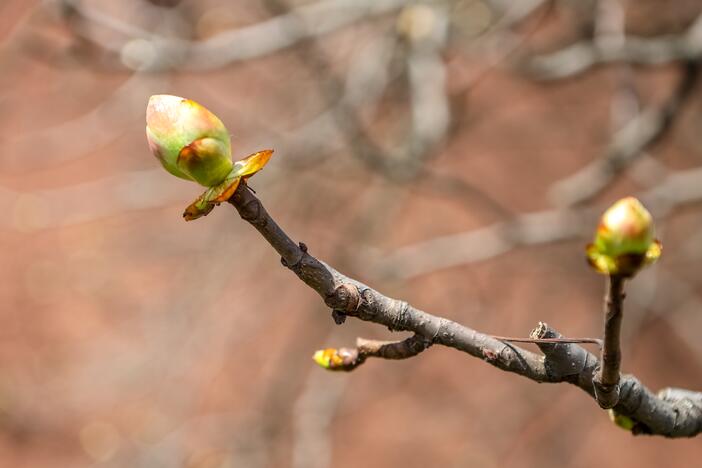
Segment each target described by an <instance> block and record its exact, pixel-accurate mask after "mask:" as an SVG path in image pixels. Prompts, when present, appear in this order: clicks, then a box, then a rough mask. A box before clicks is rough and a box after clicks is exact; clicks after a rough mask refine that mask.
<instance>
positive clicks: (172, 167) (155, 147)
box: [146, 94, 273, 221]
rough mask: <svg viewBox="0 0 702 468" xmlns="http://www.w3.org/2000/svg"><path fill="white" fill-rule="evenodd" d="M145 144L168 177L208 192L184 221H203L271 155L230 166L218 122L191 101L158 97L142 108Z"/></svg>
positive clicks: (265, 152)
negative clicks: (178, 178)
mask: <svg viewBox="0 0 702 468" xmlns="http://www.w3.org/2000/svg"><path fill="white" fill-rule="evenodd" d="M146 139H147V141H148V143H149V148H150V149H151V152H152V153H153V154H154V156H156V158H157V159H158V160H159V161H160V162H161V164H162V165H163V167H164V168H165V169H166V170H167V171H168V172H170V173H171V174H173V175H175V176H177V177H180V178H183V179H187V180H193V181H195V182H197V183H199V184H200V185H204V186H205V187H208V190H207V191H206V192H205V193H203V194H202V195H201V196H200V197H199V198H198V199H197V200H195V201H194V202H193V203H191V204H190V206H188V207H187V208H186V209H185V213H183V217H184V218H185V219H186V221H190V220H193V219H197V218H199V217H201V216H205V215H206V214H207V213H209V212H210V211H212V209H213V208H214V207H215V206H216V205H218V204H219V203H222V202H225V201H227V200H228V199H229V198H230V197H231V196H232V195H233V194H234V191H235V190H236V189H237V187H238V186H239V183H240V182H241V181H242V180H246V179H248V178H249V177H251V176H252V175H254V174H255V173H256V172H258V171H260V170H261V169H263V166H265V165H266V163H268V160H269V159H270V158H271V155H272V154H273V150H263V151H257V152H256V153H253V154H251V155H249V156H247V157H246V158H244V159H242V160H239V161H236V162H235V163H232V149H231V143H230V141H229V132H228V131H227V129H226V127H225V126H224V124H223V123H222V121H221V120H219V118H218V117H217V116H216V115H214V114H213V113H212V112H210V111H209V110H207V109H206V108H205V107H203V106H201V105H200V104H198V103H197V102H195V101H191V100H190V99H185V98H182V97H178V96H171V95H167V94H159V95H155V96H151V98H149V104H148V105H147V107H146Z"/></svg>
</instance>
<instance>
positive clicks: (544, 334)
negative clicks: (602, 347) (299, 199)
mask: <svg viewBox="0 0 702 468" xmlns="http://www.w3.org/2000/svg"><path fill="white" fill-rule="evenodd" d="M229 202H230V203H231V204H232V205H233V206H234V207H235V208H236V210H237V211H238V212H239V215H240V216H241V217H242V219H244V220H245V221H247V222H249V223H250V224H251V225H253V226H254V227H255V228H256V229H257V230H258V231H259V233H261V235H262V236H263V237H264V238H265V239H266V241H267V242H268V243H269V244H270V245H271V246H272V247H273V248H274V249H275V250H276V252H278V253H279V254H280V255H281V257H282V259H281V261H282V263H283V265H285V266H286V267H288V268H289V269H290V270H292V271H293V273H295V274H296V275H297V277H298V278H300V279H301V280H302V281H303V282H304V283H305V284H307V285H308V286H309V287H311V288H312V289H314V290H315V291H316V292H317V293H318V294H319V295H320V296H321V297H322V299H323V300H324V302H325V304H327V305H328V306H329V307H330V308H331V309H332V310H334V311H336V312H337V314H339V315H342V316H352V317H357V318H359V319H361V320H365V321H369V322H374V323H378V324H380V325H384V326H386V327H388V328H389V329H390V330H393V331H409V332H413V333H415V334H416V335H418V336H421V337H423V338H425V339H427V340H429V341H430V342H431V343H434V344H440V345H444V346H448V347H450V348H454V349H457V350H459V351H463V352H465V353H467V354H470V355H471V356H474V357H477V358H480V359H482V360H484V361H486V362H487V363H488V364H491V365H493V366H495V367H497V368H498V369H501V370H504V371H507V372H512V373H515V374H518V375H521V376H523V377H526V378H528V379H530V380H533V381H535V382H550V383H556V382H568V383H571V384H573V385H576V386H577V387H579V388H580V389H582V390H583V391H585V392H586V393H588V394H589V395H590V396H592V397H594V386H593V377H594V375H595V372H596V369H597V368H598V366H599V360H598V359H597V358H596V357H595V356H594V355H592V354H591V353H589V352H587V351H586V350H585V349H584V348H582V347H580V346H577V345H576V344H573V343H538V346H539V348H540V349H541V350H542V352H543V353H544V355H543V356H542V355H539V354H537V353H533V352H530V351H527V350H525V349H522V348H520V347H518V346H514V345H511V344H508V343H505V342H502V341H499V340H497V339H495V338H494V337H491V336H489V335H486V334H483V333H480V332H478V331H476V330H473V329H471V328H469V327H466V326H464V325H461V324H458V323H456V322H453V321H451V320H448V319H445V318H442V317H438V316H435V315H431V314H428V313H426V312H424V311H422V310H419V309H416V308H414V307H412V306H411V305H409V304H408V303H407V302H404V301H400V300H397V299H392V298H389V297H387V296H384V295H383V294H381V293H379V292H378V291H375V290H374V289H372V288H370V287H368V286H366V285H365V284H363V283H360V282H359V281H356V280H354V279H352V278H349V277H347V276H345V275H343V274H342V273H340V272H338V271H336V270H335V269H334V268H332V267H331V266H329V265H327V264H325V263H324V262H322V261H320V260H318V259H316V258H315V257H313V256H312V255H310V254H309V253H308V252H307V247H306V246H305V245H304V244H302V243H300V244H295V242H293V240H292V239H291V238H290V237H289V236H288V235H287V234H286V233H285V232H284V231H283V230H282V229H281V228H280V226H278V224H277V223H276V222H275V221H274V220H273V218H271V217H270V215H269V214H268V212H267V211H266V209H265V208H264V207H263V205H262V204H261V202H260V200H259V199H258V198H257V197H256V196H255V195H254V194H253V193H251V191H250V190H248V189H247V187H246V185H245V184H241V185H240V186H239V188H238V189H237V191H236V192H235V193H234V195H233V196H232V198H231V199H230V200H229ZM532 337H533V338H536V339H542V338H563V337H562V336H561V335H560V334H558V332H556V331H555V330H552V329H551V328H549V327H548V326H547V325H545V324H539V326H538V327H537V328H536V329H535V330H534V331H533V332H532ZM619 387H620V398H619V402H618V403H617V405H616V406H615V407H614V410H615V411H616V412H617V413H618V414H621V415H624V416H627V417H629V418H631V419H632V420H633V421H634V422H635V430H634V431H633V432H634V433H646V434H656V435H662V436H665V437H692V436H695V435H697V434H699V433H700V432H702V394H699V393H696V392H691V391H679V390H675V391H673V390H670V389H666V390H663V391H662V392H661V396H660V397H659V396H656V395H655V394H653V393H652V392H651V391H650V390H648V389H647V388H646V387H644V386H643V385H642V384H641V382H639V381H638V379H636V378H635V377H633V376H629V375H624V376H621V378H620V385H619Z"/></svg>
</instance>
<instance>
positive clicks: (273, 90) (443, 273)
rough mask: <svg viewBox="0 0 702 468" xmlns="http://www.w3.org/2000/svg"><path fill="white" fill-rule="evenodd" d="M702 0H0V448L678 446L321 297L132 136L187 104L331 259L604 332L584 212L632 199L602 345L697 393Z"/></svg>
mask: <svg viewBox="0 0 702 468" xmlns="http://www.w3.org/2000/svg"><path fill="white" fill-rule="evenodd" d="M700 13H702V5H700V3H699V2H698V1H694V0H688V1H682V0H680V1H678V0H665V1H664V0H639V1H633V0H589V1H575V0H570V1H568V0H560V1H559V0H521V1H507V0H462V1H460V0H456V1H435V2H430V1H426V2H413V1H409V0H310V1H304V0H260V1H257V0H247V1H232V0H229V1H226V0H202V1H195V0H184V1H177V0H173V1H165V0H162V1H156V0H153V1H146V0H119V1H109V2H108V1H98V0H94V1H87V0H84V1H78V0H51V1H35V0H2V1H1V2H0V38H1V40H2V45H1V48H0V110H1V112H0V146H1V147H2V151H1V152H0V195H1V196H0V211H1V212H2V216H1V217H0V242H1V244H0V245H2V259H1V261H0V275H1V276H0V301H1V302H0V303H1V304H2V307H1V308H0V465H2V466H3V467H5V466H7V467H32V468H54V467H68V466H70V467H114V468H122V467H133V468H142V467H143V468H159V467H187V468H232V467H236V468H239V467H244V468H249V467H253V468H257V467H262V468H263V467H295V468H327V467H358V466H364V467H366V468H376V467H396V466H397V467H399V466H402V467H427V466H440V467H456V468H458V467H486V468H491V467H522V466H534V467H541V468H548V467H558V468H566V467H573V468H574V467H591V466H600V467H615V466H616V467H621V466H637V467H640V468H645V467H659V466H696V464H697V463H698V461H699V460H700V459H702V444H700V441H699V440H695V439H693V440H675V441H670V440H665V439H662V438H651V437H638V438H634V437H632V436H630V435H629V434H627V433H626V432H625V431H622V430H620V429H619V428H617V427H615V426H614V425H613V424H612V423H611V422H610V421H609V419H608V417H607V415H606V413H605V412H603V411H601V410H599V409H598V408H597V406H596V404H595V403H594V402H593V401H592V400H591V399H590V398H589V397H587V396H586V395H585V394H583V393H582V392H581V391H580V390H578V389H576V388H573V387H571V386H568V385H565V384H563V385H537V384H535V383H533V382H530V381H528V380H525V379H522V378H520V377H518V376H515V375H511V374H506V373H503V372H500V371H498V370H496V369H494V368H492V367H490V366H488V365H485V363H482V362H480V361H478V360H475V359H473V358H470V357H469V356H467V355H464V354H461V353H458V352H456V351H453V350H449V349H442V348H440V347H434V348H431V349H430V350H428V351H427V352H425V353H423V354H422V355H420V356H418V357H416V358H414V359H410V360H407V361H402V362H392V361H379V360H371V361H369V362H367V363H366V364H365V365H364V366H362V367H360V368H358V369H357V370H356V371H354V372H352V373H350V374H333V373H328V372H325V371H323V370H322V369H320V368H317V367H316V366H315V364H314V363H313V361H312V360H311V355H312V353H313V352H314V351H315V350H316V349H318V348H322V347H326V346H348V345H352V344H353V343H354V340H355V337H357V336H362V337H365V338H378V339H390V338H394V337H397V336H399V335H393V334H391V333H390V332H389V331H387V330H385V329H382V328H381V327H378V326H376V325H373V324H369V323H362V322H359V321H356V320H353V319H350V320H348V321H347V323H346V324H344V325H343V326H335V325H334V324H333V321H332V320H331V318H330V314H329V311H328V310H327V309H326V308H325V307H324V305H323V303H322V302H321V301H320V300H319V298H318V297H317V296H316V295H315V293H314V292H312V291H311V290H309V289H308V288H307V287H306V286H305V285H303V284H302V283H301V282H300V281H298V280H297V279H296V278H295V277H294V275H292V274H291V273H290V272H289V271H287V270H286V269H285V268H282V267H281V266H280V264H279V259H278V257H277V256H276V254H275V253H274V251H273V250H272V249H271V248H270V247H269V246H268V245H267V244H266V243H265V242H264V241H263V239H262V238H260V236H259V235H258V233H257V232H255V231H254V230H253V229H252V228H251V226H249V225H248V224H247V223H245V222H243V221H242V220H240V219H239V217H238V216H237V215H236V212H235V211H234V210H233V209H232V208H231V207H228V206H221V207H219V208H217V209H216V210H214V212H212V213H211V214H210V215H209V216H208V217H207V218H203V219H200V220H198V221H196V222H192V223H185V222H183V221H182V219H181V212H182V209H183V208H184V207H185V206H186V205H187V204H188V203H190V202H191V201H192V200H193V199H194V198H195V197H196V196H197V195H199V193H200V190H201V189H199V188H198V187H197V186H196V185H194V184H191V183H187V182H185V181H183V180H179V179H176V178H173V177H170V176H169V175H168V174H166V173H165V172H164V171H163V170H162V169H161V168H160V167H159V166H158V163H157V161H156V159H155V158H154V157H153V156H152V155H151V154H150V153H149V151H148V148H147V145H146V141H145V136H144V111H145V107H146V102H147V99H148V97H149V96H150V95H151V94H158V93H169V94H176V95H181V96H186V97H189V98H191V99H194V100H196V101H198V102H200V103H202V104H203V105H205V106H207V107H208V108H210V109H211V110H212V111H213V112H215V113H217V114H218V115H219V116H220V117H221V118H222V120H223V121H224V122H225V123H226V125H227V126H228V128H229V130H230V131H231V132H232V134H233V137H232V138H233V140H232V141H233V147H234V152H235V157H243V156H245V155H247V154H249V153H250V152H252V151H255V150H258V149H262V148H269V147H272V148H275V150H276V153H275V156H274V158H273V159H272V160H271V162H270V163H269V165H268V166H267V167H266V169H265V170H264V171H263V172H262V173H260V174H258V175H256V177H255V178H253V179H252V180H251V182H252V184H251V185H252V186H253V187H254V188H255V189H256V190H257V193H258V195H259V197H260V198H261V199H262V200H263V202H264V204H265V205H266V207H267V208H268V210H269V212H270V213H271V214H272V215H273V217H274V218H275V219H276V220H277V221H278V222H279V223H280V224H281V225H282V226H283V227H284V229H286V231H287V232H288V233H289V234H290V235H291V236H293V237H294V238H295V239H296V240H302V241H304V242H305V243H306V244H307V245H308V246H309V248H310V251H311V252H312V253H313V254H314V255H316V256H318V257H319V258H321V259H324V260H326V261H327V262H329V263H331V264H332V265H334V266H335V267H336V268H337V269H339V270H341V271H343V272H345V273H347V274H349V275H351V276H354V277H356V278H358V279H360V280H362V281H364V282H367V283H369V284H371V285H372V286H374V287H375V288H376V289H378V290H380V291H382V292H384V293H386V294H388V295H391V296H394V297H401V298H403V299H405V300H407V301H409V302H411V303H412V304H413V305H415V306H417V307H420V308H422V309H424V310H427V311H429V312H431V313H433V314H438V315H443V316H446V317H449V318H451V319H453V320H457V321H459V322H461V323H464V324H466V325H468V326H471V327H473V328H476V329H478V330H481V331H483V332H486V333H493V334H499V335H511V336H526V335H528V333H529V331H530V330H531V328H533V327H534V326H535V325H536V324H537V322H538V321H546V322H548V323H549V324H550V325H552V326H553V327H555V328H557V329H558V330H559V331H561V332H562V333H564V334H566V335H568V336H599V334H600V330H601V312H600V308H601V305H600V303H601V296H602V293H603V284H604V282H603V278H601V277H599V276H597V275H596V274H594V273H593V272H591V271H589V270H588V268H587V266H586V264H585V261H584V254H583V246H584V245H585V244H586V243H587V241H588V239H589V238H590V236H591V233H592V230H593V229H594V225H595V219H596V217H597V215H598V213H600V212H601V211H602V210H603V209H604V208H605V207H606V206H607V205H608V204H610V203H612V202H613V201H614V200H616V199H617V198H619V197H621V196H624V195H628V194H635V195H637V196H639V197H641V199H642V200H643V201H644V203H645V204H646V205H647V206H648V207H649V208H650V209H651V211H652V212H653V213H654V215H655V217H656V220H657V227H658V235H659V237H660V238H661V239H662V241H663V243H664V246H665V253H664V256H663V258H662V260H661V261H660V262H659V264H657V265H656V266H655V267H654V268H651V269H649V270H647V271H646V272H644V273H642V274H641V275H640V276H639V277H637V278H636V280H635V281H633V282H632V283H631V284H630V285H629V287H628V298H627V301H626V308H625V321H624V328H625V341H624V344H623V347H624V362H623V368H624V370H625V371H626V372H633V373H635V374H637V376H638V377H639V378H641V379H642V381H643V382H645V383H646V384H647V385H648V386H650V387H651V388H653V389H658V388H661V387H665V386H682V387H686V388H690V389H693V390H695V389H701V388H702V340H700V331H701V330H702V315H701V314H700V311H701V309H702V304H700V301H702V297H701V296H700V293H702V290H701V286H702V284H701V283H700V278H701V277H702V275H701V273H702V269H701V268H700V265H702V218H700V215H701V213H702V212H701V211H700V202H701V201H702V113H701V106H702V101H701V95H700V91H699V89H698V81H699V78H698V74H699V73H698V68H699V60H700V57H702V17H701V16H699V15H700Z"/></svg>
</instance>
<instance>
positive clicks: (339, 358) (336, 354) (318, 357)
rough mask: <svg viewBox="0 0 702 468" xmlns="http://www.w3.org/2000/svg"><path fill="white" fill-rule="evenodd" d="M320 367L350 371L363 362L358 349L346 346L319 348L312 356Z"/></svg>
mask: <svg viewBox="0 0 702 468" xmlns="http://www.w3.org/2000/svg"><path fill="white" fill-rule="evenodd" d="M312 359H313V360H314V362H316V363H317V364H318V365H319V366H320V367H323V368H324V369H327V370H332V371H350V370H353V369H355V368H356V367H357V366H358V365H360V364H361V363H362V362H363V359H362V358H361V357H360V356H359V354H358V350H356V349H348V348H339V349H336V348H327V349H320V350H318V351H316V352H315V353H314V355H313V356H312Z"/></svg>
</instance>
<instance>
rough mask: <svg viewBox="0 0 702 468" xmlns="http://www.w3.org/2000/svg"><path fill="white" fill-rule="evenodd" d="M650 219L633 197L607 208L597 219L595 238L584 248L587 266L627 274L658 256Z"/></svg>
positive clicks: (611, 273) (657, 245)
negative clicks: (588, 264) (588, 263)
mask: <svg viewBox="0 0 702 468" xmlns="http://www.w3.org/2000/svg"><path fill="white" fill-rule="evenodd" d="M660 254H661V245H660V243H659V242H658V241H657V240H656V239H655V238H654V227H653V218H652V217H651V214H650V213H649V212H648V210H646V208H645V207H644V206H643V205H642V204H641V202H640V201H638V200H637V199H636V198H634V197H626V198H622V199H621V200H619V201H617V202H616V203H615V204H614V205H612V206H611V207H609V209H607V211H605V213H604V214H603V215H602V217H601V218H600V222H599V225H598V227H597V232H596V233H595V239H594V242H593V243H592V244H590V245H589V246H588V247H587V257H588V261H589V262H590V265H592V267H593V268H594V269H595V270H597V271H598V272H599V273H603V274H608V275H620V276H624V277H631V276H633V275H635V274H636V272H637V271H638V270H639V269H640V268H642V267H643V266H646V265H649V264H651V263H653V262H655V261H656V260H658V257H660Z"/></svg>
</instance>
